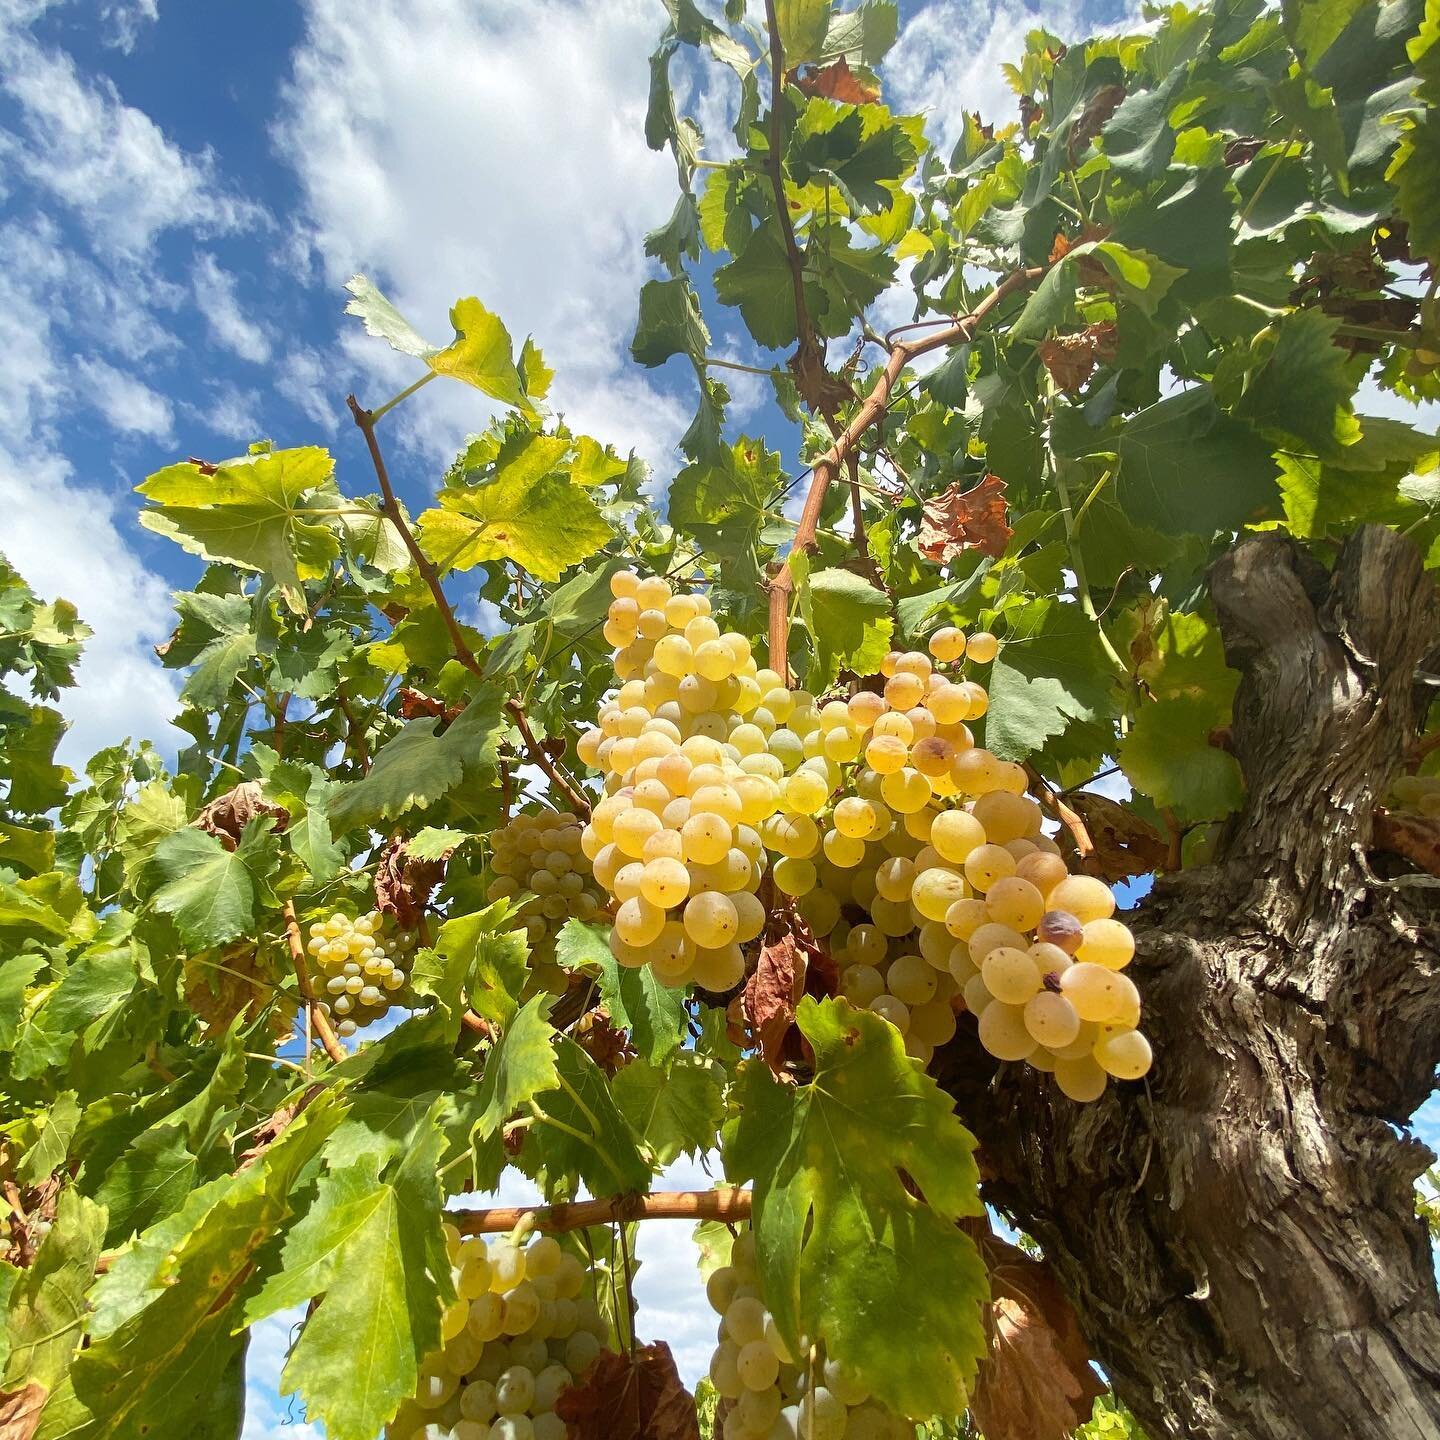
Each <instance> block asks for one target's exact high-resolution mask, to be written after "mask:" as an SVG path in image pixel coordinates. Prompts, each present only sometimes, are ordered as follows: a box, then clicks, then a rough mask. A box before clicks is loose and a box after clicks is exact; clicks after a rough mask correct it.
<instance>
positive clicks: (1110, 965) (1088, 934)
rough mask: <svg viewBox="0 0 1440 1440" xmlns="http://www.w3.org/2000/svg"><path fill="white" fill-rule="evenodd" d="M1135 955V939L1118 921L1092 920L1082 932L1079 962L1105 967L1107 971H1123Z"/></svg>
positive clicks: (1077, 954)
mask: <svg viewBox="0 0 1440 1440" xmlns="http://www.w3.org/2000/svg"><path fill="white" fill-rule="evenodd" d="M1134 955H1135V937H1134V936H1133V935H1132V934H1131V933H1130V931H1129V929H1128V927H1127V926H1125V925H1123V924H1121V922H1120V921H1118V920H1091V921H1089V922H1087V923H1086V924H1085V925H1084V926H1083V928H1082V931H1081V936H1080V948H1079V949H1078V950H1076V952H1075V958H1076V959H1077V960H1086V961H1091V962H1093V963H1094V964H1096V965H1103V966H1104V967H1105V968H1106V969H1107V970H1123V969H1124V968H1125V967H1126V966H1127V965H1128V964H1129V963H1130V961H1131V960H1132V959H1133V958H1134Z"/></svg>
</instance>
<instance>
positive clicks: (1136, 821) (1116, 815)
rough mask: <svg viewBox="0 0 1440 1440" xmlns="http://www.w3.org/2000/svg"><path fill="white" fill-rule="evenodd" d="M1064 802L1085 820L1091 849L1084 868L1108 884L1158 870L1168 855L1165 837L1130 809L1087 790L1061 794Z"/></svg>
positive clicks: (1105, 796) (1107, 797)
mask: <svg viewBox="0 0 1440 1440" xmlns="http://www.w3.org/2000/svg"><path fill="white" fill-rule="evenodd" d="M1065 803H1066V804H1067V805H1068V806H1069V807H1070V808H1071V809H1072V810H1074V811H1075V813H1076V814H1077V815H1079V816H1080V818H1081V819H1082V820H1083V821H1084V822H1085V828H1086V829H1087V830H1088V831H1089V832H1090V839H1091V840H1092V841H1093V842H1094V845H1095V849H1094V850H1093V851H1092V852H1091V854H1090V855H1088V856H1087V857H1086V859H1085V865H1084V868H1085V870H1086V871H1087V872H1088V873H1089V874H1091V875H1097V876H1099V877H1100V878H1101V879H1102V880H1107V881H1109V882H1110V883H1111V884H1114V883H1115V882H1117V881H1120V880H1124V879H1125V878H1126V877H1127V876H1130V875H1146V874H1148V873H1149V872H1150V871H1152V870H1158V869H1161V868H1162V867H1163V866H1164V865H1165V862H1166V857H1167V855H1168V854H1169V849H1170V846H1169V843H1168V842H1167V840H1166V838H1165V837H1164V836H1163V835H1162V834H1161V833H1160V831H1159V830H1157V829H1156V828H1155V826H1153V825H1152V824H1151V823H1150V822H1149V821H1148V820H1145V819H1143V818H1142V817H1141V816H1139V815H1137V814H1135V812H1134V811H1133V810H1129V809H1127V808H1126V807H1125V806H1124V805H1121V804H1119V803H1118V802H1116V801H1114V800H1112V799H1110V797H1109V796H1108V795H1096V794H1093V793H1092V792H1090V791H1088V790H1077V791H1075V792H1073V793H1072V794H1068V795H1066V796H1065Z"/></svg>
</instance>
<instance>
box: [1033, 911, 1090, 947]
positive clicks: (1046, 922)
mask: <svg viewBox="0 0 1440 1440" xmlns="http://www.w3.org/2000/svg"><path fill="white" fill-rule="evenodd" d="M1035 938H1036V939H1037V940H1043V941H1044V942H1045V943H1046V944H1047V945H1057V946H1059V948H1060V949H1061V950H1063V951H1064V952H1065V953H1066V954H1067V955H1073V954H1074V953H1075V952H1076V951H1077V950H1078V949H1079V948H1080V943H1081V941H1082V940H1083V939H1084V938H1085V932H1084V929H1083V927H1082V926H1081V924H1080V922H1079V921H1078V920H1077V919H1076V918H1075V917H1074V916H1073V915H1071V914H1070V913H1069V912H1068V911H1065V910H1047V911H1046V912H1045V913H1044V914H1043V915H1042V916H1041V917H1040V923H1039V924H1038V925H1037V926H1036V927H1035Z"/></svg>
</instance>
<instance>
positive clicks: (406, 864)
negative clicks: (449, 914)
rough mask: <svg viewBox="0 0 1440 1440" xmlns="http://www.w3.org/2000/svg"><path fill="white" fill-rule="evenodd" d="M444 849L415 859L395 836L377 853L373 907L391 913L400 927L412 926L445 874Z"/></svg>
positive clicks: (446, 857) (411, 927) (417, 920)
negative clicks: (435, 856)
mask: <svg viewBox="0 0 1440 1440" xmlns="http://www.w3.org/2000/svg"><path fill="white" fill-rule="evenodd" d="M448 858H449V853H448V852H447V853H446V856H445V858H444V859H440V860H416V859H414V858H413V857H412V856H410V855H408V854H407V853H406V851H405V841H403V840H401V839H400V838H399V837H398V836H397V837H395V838H394V839H392V840H391V841H390V843H389V844H388V845H387V846H386V847H385V849H384V850H383V851H382V852H381V854H380V859H379V862H378V863H377V864H376V866H375V907H376V909H378V910H379V911H380V913H381V914H382V915H392V916H394V918H395V921H396V923H397V924H398V925H399V926H400V928H401V929H402V930H413V929H415V927H416V926H417V925H419V923H420V921H421V918H422V917H423V915H424V913H425V902H426V901H427V900H429V898H430V895H431V892H432V891H433V890H434V889H435V887H436V886H437V885H438V884H439V883H440V882H441V880H443V879H444V878H445V860H446V859H448Z"/></svg>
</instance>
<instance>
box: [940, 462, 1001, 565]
mask: <svg viewBox="0 0 1440 1440" xmlns="http://www.w3.org/2000/svg"><path fill="white" fill-rule="evenodd" d="M960 484H961V482H960V481H958V480H957V481H956V482H955V483H954V484H953V485H951V486H950V487H949V489H947V490H945V491H943V492H942V493H941V494H939V495H936V496H934V497H933V498H932V499H929V500H927V501H926V502H925V505H924V509H923V512H922V514H921V517H920V534H919V537H918V539H917V544H918V546H919V549H920V553H921V554H922V555H923V556H924V557H925V558H926V559H927V560H931V561H933V562H934V563H935V564H937V565H943V564H944V563H945V562H946V561H947V560H953V559H954V558H955V556H957V555H958V554H960V552H961V551H962V550H979V551H981V553H982V554H985V555H990V556H993V557H996V558H998V557H999V556H1001V555H1003V554H1004V553H1005V547H1006V545H1008V544H1009V543H1010V537H1011V536H1012V535H1013V534H1014V533H1015V532H1014V531H1013V530H1012V529H1011V528H1010V526H1009V524H1007V523H1006V512H1007V510H1008V507H1007V505H1006V503H1005V482H1004V481H1003V480H1002V479H1001V478H1000V477H999V476H998V475H989V474H987V475H986V476H985V477H984V479H982V480H981V481H980V483H979V484H978V485H975V486H973V487H972V488H971V489H969V490H962V489H961V488H960Z"/></svg>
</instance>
